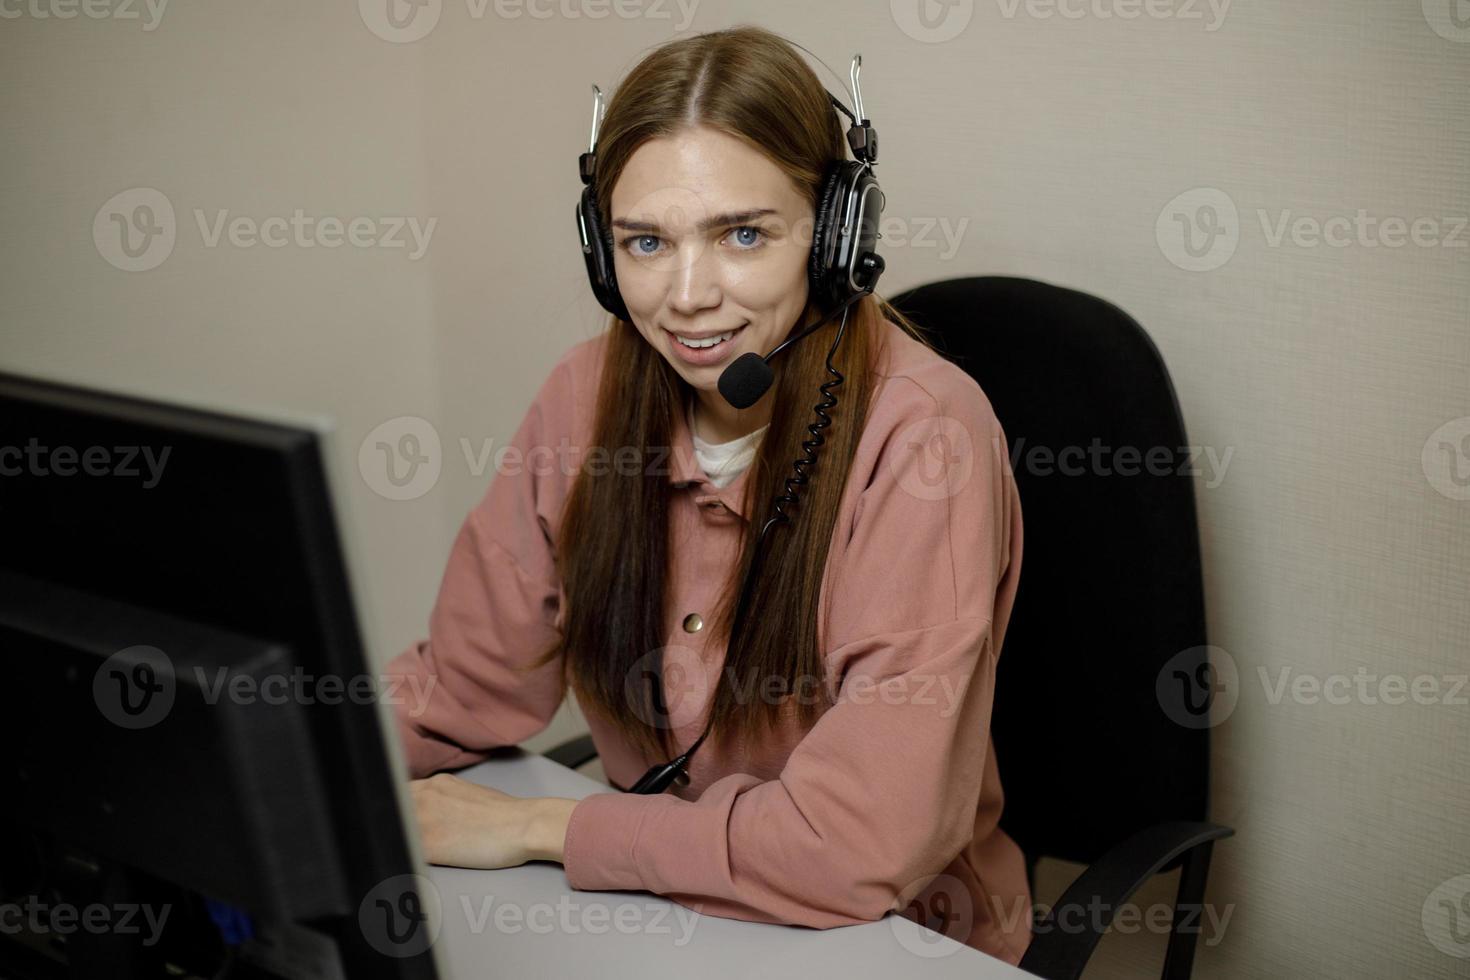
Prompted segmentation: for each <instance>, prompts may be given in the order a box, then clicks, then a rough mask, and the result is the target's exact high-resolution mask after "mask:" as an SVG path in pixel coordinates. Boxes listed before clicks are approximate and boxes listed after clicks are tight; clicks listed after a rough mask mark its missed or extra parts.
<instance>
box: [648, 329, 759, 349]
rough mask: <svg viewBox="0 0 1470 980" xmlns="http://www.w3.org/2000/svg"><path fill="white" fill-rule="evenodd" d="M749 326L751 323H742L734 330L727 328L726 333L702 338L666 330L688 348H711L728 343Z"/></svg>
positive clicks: (680, 344) (679, 343)
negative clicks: (688, 337) (688, 336)
mask: <svg viewBox="0 0 1470 980" xmlns="http://www.w3.org/2000/svg"><path fill="white" fill-rule="evenodd" d="M747 326H749V324H741V325H740V326H738V327H736V328H735V329H734V330H726V331H725V332H724V333H721V334H716V335H714V336H713V337H705V338H703V339H701V340H694V339H686V338H684V337H681V336H679V335H678V334H676V333H674V331H672V330H667V329H666V330H665V331H664V332H665V333H667V334H668V335H669V336H670V337H673V338H674V343H676V344H678V345H679V346H681V347H684V348H686V349H688V350H710V349H712V348H715V347H718V346H720V345H721V344H723V343H728V342H729V341H730V340H731V339H732V338H734V337H735V336H737V335H738V334H739V333H740V331H742V330H744V329H745V328H746V327H747Z"/></svg>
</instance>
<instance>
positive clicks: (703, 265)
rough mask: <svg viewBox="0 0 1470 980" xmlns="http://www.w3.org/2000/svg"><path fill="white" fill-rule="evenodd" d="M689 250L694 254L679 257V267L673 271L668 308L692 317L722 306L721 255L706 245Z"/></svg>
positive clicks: (702, 244) (696, 245)
mask: <svg viewBox="0 0 1470 980" xmlns="http://www.w3.org/2000/svg"><path fill="white" fill-rule="evenodd" d="M686 247H690V248H691V251H692V254H688V255H683V256H680V258H681V260H682V261H680V263H679V267H678V268H677V269H675V270H674V272H673V281H672V282H671V283H670V285H669V308H670V309H672V310H673V311H674V312H676V313H680V314H683V315H685V316H691V315H693V314H695V313H698V312H699V311H700V310H707V309H712V308H714V307H716V306H719V305H720V299H721V297H722V295H723V291H722V289H721V285H720V268H719V259H718V256H716V255H715V254H714V249H712V248H710V247H708V245H707V244H705V243H699V244H694V245H692V246H686Z"/></svg>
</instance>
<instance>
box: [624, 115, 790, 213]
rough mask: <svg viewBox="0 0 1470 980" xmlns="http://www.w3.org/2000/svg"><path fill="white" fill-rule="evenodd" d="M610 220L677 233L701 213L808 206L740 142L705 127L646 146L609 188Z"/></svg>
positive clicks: (772, 168) (765, 159)
mask: <svg viewBox="0 0 1470 980" xmlns="http://www.w3.org/2000/svg"><path fill="white" fill-rule="evenodd" d="M609 204H610V207H609V210H610V211H611V212H612V217H613V220H617V219H619V218H624V219H629V220H633V221H652V222H654V223H656V224H658V225H660V226H661V227H665V228H668V229H670V230H678V229H680V228H683V227H693V225H694V223H695V222H696V221H697V220H698V218H699V217H700V215H701V214H716V213H720V212H724V211H737V210H743V209H746V208H775V209H776V210H777V211H781V212H783V213H789V214H792V215H795V214H799V213H800V211H801V209H802V208H803V207H804V206H806V201H805V198H804V197H803V195H802V194H801V192H800V191H799V190H798V189H797V187H796V185H795V184H794V183H793V182H792V181H791V178H789V177H787V176H786V174H785V173H784V172H783V171H782V170H781V168H780V167H778V166H776V164H775V163H773V162H772V161H771V160H770V158H769V157H767V156H766V155H765V154H763V153H761V152H760V151H758V150H756V149H755V148H753V147H752V146H750V145H749V144H747V143H745V142H744V141H743V140H740V139H737V138H735V137H734V136H731V135H729V134H728V133H723V132H720V131H718V130H714V129H709V128H707V127H699V128H695V129H685V130H682V131H680V132H679V133H677V134H674V135H672V136H661V137H658V138H656V139H651V140H647V141H645V142H644V143H643V144H642V145H641V146H639V147H638V149H637V150H635V151H634V152H633V155H632V156H631V157H629V158H628V162H627V164H626V165H625V166H624V167H623V172H622V173H621V174H620V175H619V176H618V180H617V183H616V184H614V185H613V192H612V200H611V201H610V202H609Z"/></svg>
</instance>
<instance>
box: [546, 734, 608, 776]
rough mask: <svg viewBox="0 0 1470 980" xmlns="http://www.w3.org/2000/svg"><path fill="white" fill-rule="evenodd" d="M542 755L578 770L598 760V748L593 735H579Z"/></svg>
mask: <svg viewBox="0 0 1470 980" xmlns="http://www.w3.org/2000/svg"><path fill="white" fill-rule="evenodd" d="M541 754H542V755H543V756H545V757H546V758H548V759H550V760H551V761H552V762H556V763H559V764H561V765H563V766H566V767H567V768H568V769H576V768H577V767H578V766H583V765H586V764H587V763H589V762H591V761H592V760H593V759H595V758H597V746H595V745H593V744H592V736H591V735H578V736H577V737H576V738H571V739H567V740H566V741H565V742H563V743H561V744H560V745H558V746H555V747H554V748H550V749H547V750H546V751H545V752H543V753H541Z"/></svg>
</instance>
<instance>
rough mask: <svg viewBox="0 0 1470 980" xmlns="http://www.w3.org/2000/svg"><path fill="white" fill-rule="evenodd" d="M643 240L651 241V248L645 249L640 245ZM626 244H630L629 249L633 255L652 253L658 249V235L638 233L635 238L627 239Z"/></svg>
mask: <svg viewBox="0 0 1470 980" xmlns="http://www.w3.org/2000/svg"><path fill="white" fill-rule="evenodd" d="M644 242H652V243H653V248H652V249H651V250H645V249H644V248H642V247H640V246H641V245H642V244H643V243H644ZM627 244H628V245H630V246H631V250H632V252H633V254H634V255H652V254H653V253H654V252H656V251H658V236H657V235H639V236H637V237H636V238H630V239H628V241H627Z"/></svg>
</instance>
